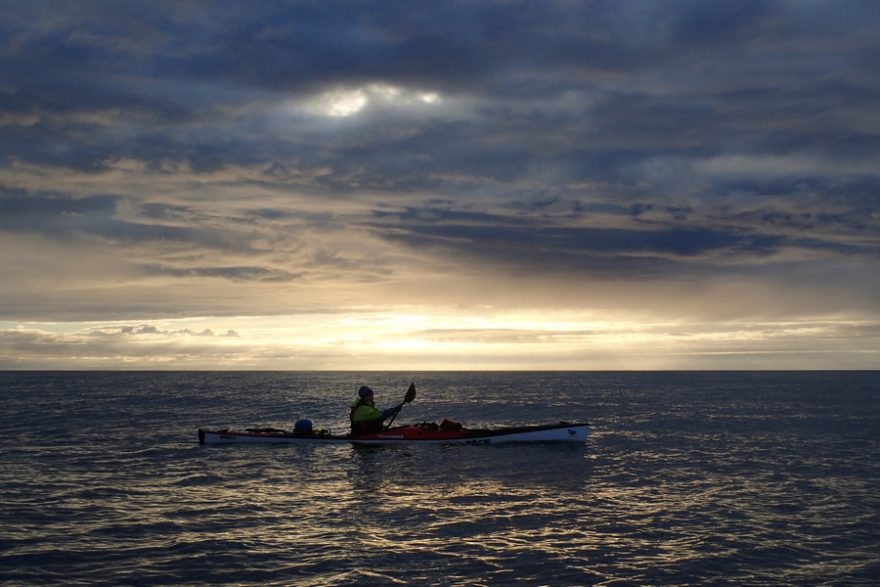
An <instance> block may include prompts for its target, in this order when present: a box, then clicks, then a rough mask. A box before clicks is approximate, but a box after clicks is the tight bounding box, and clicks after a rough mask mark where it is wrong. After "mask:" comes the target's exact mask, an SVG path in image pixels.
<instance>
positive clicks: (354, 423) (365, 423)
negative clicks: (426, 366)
mask: <svg viewBox="0 0 880 587" xmlns="http://www.w3.org/2000/svg"><path fill="white" fill-rule="evenodd" d="M398 409H400V406H395V407H393V408H388V409H386V410H380V409H379V408H377V407H376V404H375V403H374V402H373V390H372V389H370V388H369V387H367V386H366V385H362V386H361V388H360V389H358V397H357V399H356V400H355V401H354V402H352V404H351V413H350V414H349V419H350V420H351V433H352V434H353V435H357V434H369V433H371V432H381V431H382V422H384V421H385V420H386V419H388V418H389V417H391V416H392V415H393V414H394V413H395V412H396V411H397V410H398Z"/></svg>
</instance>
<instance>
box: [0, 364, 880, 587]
mask: <svg viewBox="0 0 880 587" xmlns="http://www.w3.org/2000/svg"><path fill="white" fill-rule="evenodd" d="M410 379H413V380H415V382H416V384H417V386H418V388H419V396H418V398H417V399H416V401H415V402H414V403H413V404H411V405H410V406H407V408H406V410H405V411H404V413H403V414H402V416H401V417H400V418H399V419H400V421H402V422H413V421H421V420H433V421H437V420H440V419H443V418H444V417H448V418H450V419H453V420H458V421H461V422H463V423H465V424H466V425H470V426H480V425H494V424H524V423H547V422H555V421H558V420H562V419H565V420H570V421H572V420H586V421H589V422H590V423H591V424H592V433H591V436H590V438H589V439H588V441H587V444H586V445H585V446H559V445H556V446H554V445H543V446H542V445H519V446H496V447H492V446H450V447H438V446H416V447H387V448H371V449H357V448H353V447H350V446H344V447H343V446H305V447H302V446H270V447H264V446H241V447H235V446H233V447H200V446H198V445H197V442H196V429H197V428H198V427H199V426H207V427H214V426H221V427H225V426H233V427H246V426H277V427H288V428H289V427H290V426H291V425H292V421H293V420H294V419H295V418H297V417H301V416H308V417H310V418H311V419H312V420H313V421H315V423H316V425H318V426H320V427H325V428H331V429H333V430H334V431H343V429H344V428H345V425H346V419H347V415H348V407H347V406H348V402H349V401H350V398H351V397H352V396H353V393H354V389H355V386H356V385H357V384H359V383H368V384H370V385H371V386H372V387H373V388H374V389H376V391H377V398H378V399H379V403H380V404H383V405H386V406H387V405H391V404H393V403H396V402H397V401H400V400H401V399H402V397H403V394H404V392H405V390H406V386H407V384H408V383H409V381H410ZM0 402H2V412H0V431H2V434H0V582H2V583H4V584H8V585H19V584H21V585H33V584H65V585H76V584H108V585H124V584H144V585H146V584H187V585H195V584H209V585H224V584H247V585H258V584H259V585H394V584H401V585H404V584H413V585H538V584H549V585H588V584H606V585H612V584H613V585H621V584H657V585H670V584H687V585H700V584H703V585H710V584H711V585H714V584H719V583H721V584H739V585H761V584H768V585H769V584H773V585H776V584H798V585H801V584H809V585H821V584H829V585H832V584H864V585H868V584H876V582H877V580H878V577H880V373H878V372H872V373H847V372H836V373H424V374H419V373H413V374H405V373H397V374H395V373H381V374H379V373H371V374H366V375H357V374H353V373H0Z"/></svg>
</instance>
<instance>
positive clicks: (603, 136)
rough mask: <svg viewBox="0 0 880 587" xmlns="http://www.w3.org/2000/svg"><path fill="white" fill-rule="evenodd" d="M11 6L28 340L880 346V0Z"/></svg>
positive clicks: (842, 363)
mask: <svg viewBox="0 0 880 587" xmlns="http://www.w3.org/2000/svg"><path fill="white" fill-rule="evenodd" d="M0 10H2V14H3V16H2V17H0V263H2V267H3V271H2V272H0V327H2V328H0V338H2V340H3V341H4V342H3V345H2V348H4V349H5V350H0V367H3V366H6V367H46V366H50V367H51V366H65V367H71V366H77V365H80V366H101V367H107V366H111V367H112V366H125V365H132V364H133V365H134V366H141V367H142V366H144V365H153V364H156V363H155V362H154V361H165V362H169V363H170V364H171V365H176V366H185V367H187V366H189V367H192V366H196V367H202V366H213V367H223V366H225V365H232V363H234V362H235V361H236V360H238V361H241V360H242V357H243V356H244V355H246V356H247V357H248V361H250V362H247V361H246V362H245V363H239V365H242V364H244V365H245V366H249V367H260V366H267V365H268V366H272V367H275V368H279V367H281V368H284V367H285V366H291V367H295V368H308V367H309V366H319V367H327V368H330V367H333V368H338V367H339V366H340V364H343V365H344V364H350V365H351V364H354V365H357V366H358V367H360V368H363V367H369V366H371V365H379V362H378V360H377V356H378V355H377V353H379V354H381V353H380V351H378V350H376V349H375V348H373V349H368V348H367V347H368V346H369V344H370V342H369V339H370V336H369V334H367V333H366V332H367V331H365V333H364V334H363V337H362V338H361V335H360V334H359V335H358V337H356V338H355V339H352V340H347V339H345V338H344V337H342V338H334V336H335V335H334V336H330V335H329V332H328V333H325V334H327V335H328V338H327V339H326V340H323V339H322V340H323V342H321V343H320V344H317V346H314V345H313V346H310V345H309V344H307V343H306V342H304V340H306V341H307V340H313V341H314V340H317V339H320V338H321V332H322V331H321V330H320V328H319V327H318V326H317V325H316V324H315V316H323V317H329V318H327V319H326V320H325V321H324V322H323V323H324V324H331V323H332V324H333V327H334V328H338V329H345V328H346V324H349V325H350V322H345V320H341V321H339V322H338V323H337V322H335V321H334V320H333V318H332V317H333V316H346V317H349V318H350V317H352V316H364V317H365V318H364V319H365V320H367V321H370V320H373V319H376V320H377V321H378V323H381V324H382V325H385V326H388V325H389V324H392V323H394V320H393V318H391V316H392V315H393V314H394V313H398V314H401V313H403V314H407V315H408V316H410V317H412V316H440V315H446V316H449V317H450V318H449V320H448V324H445V325H444V324H442V323H441V324H430V325H426V324H424V323H422V322H419V321H418V320H417V322H419V323H418V324H416V325H414V326H413V328H411V329H406V328H403V329H400V325H399V323H397V325H396V326H395V327H394V331H393V333H389V332H390V331H388V330H387V329H386V331H384V334H383V336H387V337H388V340H387V342H388V344H389V347H388V349H385V351H387V352H389V353H392V352H399V350H400V348H402V347H406V348H408V349H409V351H408V352H412V348H413V346H412V345H410V346H408V347H407V345H406V344H404V342H405V341H410V342H412V341H417V342H418V343H419V344H422V343H423V344H425V345H427V346H426V347H425V348H426V349H428V348H435V349H436V348H446V349H447V350H449V349H452V348H453V346H452V345H453V343H454V344H458V345H473V346H471V347H467V348H470V349H471V350H470V351H469V352H468V353H467V357H470V359H468V360H465V358H464V357H462V356H460V355H454V353H453V354H452V355H447V356H446V357H445V359H444V360H446V362H442V361H439V360H437V358H436V357H431V358H429V354H430V352H432V351H429V350H426V351H425V354H423V355H418V354H417V353H416V354H415V355H413V356H411V357H410V359H411V360H410V362H408V363H406V364H404V365H401V366H415V367H422V366H438V365H447V366H448V365H461V366H465V367H468V368H471V367H479V366H481V365H488V366H497V367H504V366H509V363H507V362H505V360H501V359H499V360H497V361H496V360H495V359H498V357H499V356H501V355H503V356H504V357H507V358H508V359H510V357H514V359H513V360H514V361H519V360H521V359H520V358H517V357H534V356H535V353H536V352H538V353H540V351H537V350H536V349H545V351H544V352H545V355H546V356H545V357H544V359H542V360H541V361H538V362H536V363H534V364H533V365H532V366H534V367H541V366H547V367H552V368H579V367H589V368H601V367H602V365H603V364H609V365H612V364H613V366H614V367H615V368H622V367H626V366H627V363H626V361H624V360H621V356H626V355H627V354H630V355H632V354H641V355H643V354H644V352H645V350H646V349H649V348H652V349H653V350H654V351H657V352H659V351H660V350H661V349H657V344H661V343H662V344H663V345H666V346H665V347H664V348H665V349H666V351H668V354H669V355H670V356H677V357H685V358H682V359H681V360H678V359H676V360H673V359H670V360H668V361H657V362H652V363H650V364H649V365H648V366H650V367H657V366H660V367H667V366H668V367H673V368H676V367H687V368H691V367H700V368H705V367H713V366H720V367H725V368H726V367H750V366H760V367H761V368H767V367H774V366H780V367H797V366H819V367H825V368H829V367H831V368H833V367H845V368H849V367H858V368H880V355H878V350H877V349H878V348H880V339H878V330H880V328H878V326H880V293H878V292H880V271H878V269H880V189H878V188H880V159H878V153H880V107H878V105H880V75H878V71H880V69H878V67H877V64H878V63H880V4H878V3H877V2H875V1H873V0H868V1H865V2H858V1H829V2H823V1H800V0H797V1H794V0H793V1H790V2H786V1H780V2H771V1H760V2H757V1H756V2H751V1H748V0H736V1H731V2H726V1H714V2H703V1H693V2H690V1H680V2H674V1H670V2H641V1H638V2H627V1H615V2H580V3H579V2H568V1H564V2H563V1H559V2H552V1H541V2H508V1H504V2H500V1H499V2H483V3H478V2H463V3H459V2H425V3H418V2H415V3H414V2H257V3H241V2H176V1H175V2H161V1H152V2H122V3H120V2H98V1H96V2H87V1H86V2H72V3H63V2H33V1H30V2H0ZM542 313H543V314H542ZM518 315H520V316H521V315H528V316H531V317H532V318H530V321H529V322H528V325H527V326H524V322H522V321H521V320H518V319H514V316H518ZM541 315H544V316H551V318H547V319H546V320H545V321H544V322H545V323H543V324H542V319H541V318H540V317H539V316H541ZM249 316H253V317H256V316H261V317H267V316H278V317H282V316H283V317H284V321H285V324H286V325H287V327H289V328H291V329H292V332H286V333H285V334H284V337H286V339H287V340H293V338H296V336H299V337H305V339H302V338H297V339H296V340H297V342H296V343H291V344H289V345H287V346H285V345H284V344H282V343H279V342H277V340H276V342H275V343H272V342H271V338H272V337H271V336H269V335H266V336H265V337H263V338H261V336H262V335H260V336H258V335H256V334H255V332H256V327H255V330H252V331H249V329H248V324H249V322H248V320H247V317H249ZM376 316H379V317H381V319H378V318H376ZM536 316H538V317H536ZM371 317H372V318H371ZM479 317H483V318H484V319H485V321H483V322H479V321H478V323H476V324H475V323H473V321H474V320H477V318H479ZM196 318H198V320H200V321H205V320H207V322H204V323H202V322H200V324H199V329H198V330H196V329H192V328H189V327H188V326H187V325H186V324H185V320H187V319H196ZM279 319H280V318H279ZM175 320H177V321H184V322H174V321H175ZM263 320H264V318H261V319H260V322H261V324H262V321H263ZM547 320H549V321H551V322H552V324H553V326H552V328H550V329H549V331H548V328H547V324H546V321H547ZM597 320H599V321H605V322H606V326H605V327H604V328H605V330H603V331H602V336H604V337H607V338H601V337H600V338H596V336H598V334H596V332H597V331H596V330H594V327H595V321H597ZM615 321H616V322H615ZM624 322H625V323H626V324H629V325H630V326H627V327H626V328H625V329H624V330H626V332H627V333H630V334H632V333H633V332H634V331H633V330H632V328H634V327H632V324H634V323H638V324H641V326H639V327H638V328H637V330H638V331H639V333H640V334H639V336H640V337H641V338H639V340H640V341H641V342H639V343H638V344H636V343H633V342H632V340H630V343H629V346H626V345H625V346H624V347H621V349H622V350H621V351H620V353H622V354H617V355H616V354H615V350H614V349H612V348H610V347H609V345H612V341H617V342H619V341H620V340H626V339H625V337H624V338H623V339H621V338H620V337H621V336H623V334H622V331H621V327H619V325H620V324H623V323H624ZM250 323H251V324H255V323H256V321H251V322H250ZM612 323H614V324H617V325H618V326H608V324H612ZM298 324H299V325H300V328H299V329H298V330H297V325H298ZM585 324H589V325H588V326H585ZM798 325H801V326H798ZM261 328H262V326H261ZM585 329H586V330H585ZM352 330H356V328H354V327H352ZM569 330H570V333H569V334H570V335H571V336H569V337H568V338H566V339H565V341H561V340H560V338H559V336H560V332H561V331H563V332H565V331H569ZM295 331H298V332H299V335H296V332H295ZM306 331H307V332H308V334H303V333H304V332H306ZM587 331H589V332H587ZM261 332H262V331H261ZM334 332H335V331H334ZM771 332H772V333H775V334H772V333H771ZM224 333H226V334H224ZM768 333H771V334H768ZM780 333H784V334H780ZM377 336H379V333H377ZM566 336H568V335H566ZM614 336H617V338H614ZM151 337H152V340H153V342H154V343H155V344H152V345H149V346H148V347H145V346H143V344H142V342H143V340H145V339H149V338H151ZM673 338H674V339H675V340H676V341H681V340H684V339H688V338H689V339H691V340H693V341H694V342H693V344H691V345H689V346H686V347H682V348H680V349H679V348H678V347H677V346H676V345H677V344H678V343H672V342H670V341H671V340H672V339H673ZM184 340H185V341H188V342H186V344H185V345H184V344H183V342H182V341H184ZM768 340H772V341H773V343H772V344H769V343H768V342H767V341H768ZM135 341H140V342H137V343H135ZM394 341H397V343H394ZM652 341H653V342H652ZM719 341H724V342H723V344H722V343H720V342H719ZM395 344H397V346H396V347H395ZM438 344H439V345H440V346H439V347H438V346H431V345H438ZM181 345H183V346H181ZM228 345H232V346H228ZM236 345H238V346H236ZM444 345H446V346H444ZM633 345H635V346H633ZM416 346H418V345H416ZM395 348H396V349H397V350H396V351H395V350H394V349H395ZM517 348H519V349H520V351H516V350H515V349H517ZM68 349H69V350H68ZM147 349H148V350H147ZM481 349H482V350H481ZM493 349H494V350H493ZM496 351H498V352H499V353H501V355H498V356H496V355H495V354H493V353H496ZM449 352H450V353H451V352H452V351H451V350H449ZM480 353H484V355H481V354H480ZM518 353H519V354H518ZM584 354H590V355H591V356H592V357H593V360H592V362H591V361H588V360H587V359H586V358H584V356H583V355H584ZM453 355H454V356H453ZM600 355H601V357H602V361H606V360H607V361H610V362H609V363H602V362H601V361H597V360H596V357H597V356H600ZM181 356H186V357H192V360H190V361H189V362H183V363H179V362H178V363H176V362H175V357H176V358H179V357H181ZM294 356H295V358H296V360H293V359H294ZM354 356H357V357H360V358H361V362H355V363H346V360H347V358H348V359H351V358H352V357H354ZM475 356H484V359H485V361H484V362H483V363H479V362H477V361H473V360H472V358H473V357H475ZM554 356H555V357H556V359H553V357H554ZM739 356H745V357H748V360H746V361H742V362H737V361H735V360H732V359H731V357H734V358H735V357H739ZM779 356H782V357H785V360H784V361H781V362H778V363H774V359H773V357H779ZM797 356H801V357H802V358H804V357H805V358H806V360H805V361H798V360H795V359H794V358H793V357H797ZM144 357H149V360H147V359H145V358H144ZM615 357H616V358H615ZM719 357H721V358H719ZM756 357H763V358H762V359H761V360H760V361H758V362H754V359H755V358H756ZM331 358H332V360H331ZM79 359H83V361H85V362H81V361H79ZM263 359H265V360H263ZM697 359H699V360H697ZM819 359H821V360H819ZM144 361H147V362H144ZM285 361H287V362H285ZM322 361H323V362H322ZM337 361H341V363H339V362H337ZM615 361H616V362H615ZM713 361H715V362H713ZM474 363H476V364H474ZM393 365H394V363H393V361H389V362H387V363H383V364H382V365H381V366H383V367H390V366H393ZM632 365H633V366H637V365H635V364H632ZM233 366H234V365H233ZM524 366H526V367H528V366H529V365H524Z"/></svg>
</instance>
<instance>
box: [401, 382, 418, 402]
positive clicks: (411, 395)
mask: <svg viewBox="0 0 880 587" xmlns="http://www.w3.org/2000/svg"><path fill="white" fill-rule="evenodd" d="M414 399H416V384H415V383H410V384H409V389H407V390H406V395H405V396H404V398H403V403H406V404H408V403H411V402H412V401H413V400H414Z"/></svg>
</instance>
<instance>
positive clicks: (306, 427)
mask: <svg viewBox="0 0 880 587" xmlns="http://www.w3.org/2000/svg"><path fill="white" fill-rule="evenodd" d="M293 431H294V432H295V433H297V434H311V432H312V421H311V420H307V419H305V418H303V419H301V420H297V421H296V423H295V424H294V425H293Z"/></svg>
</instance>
